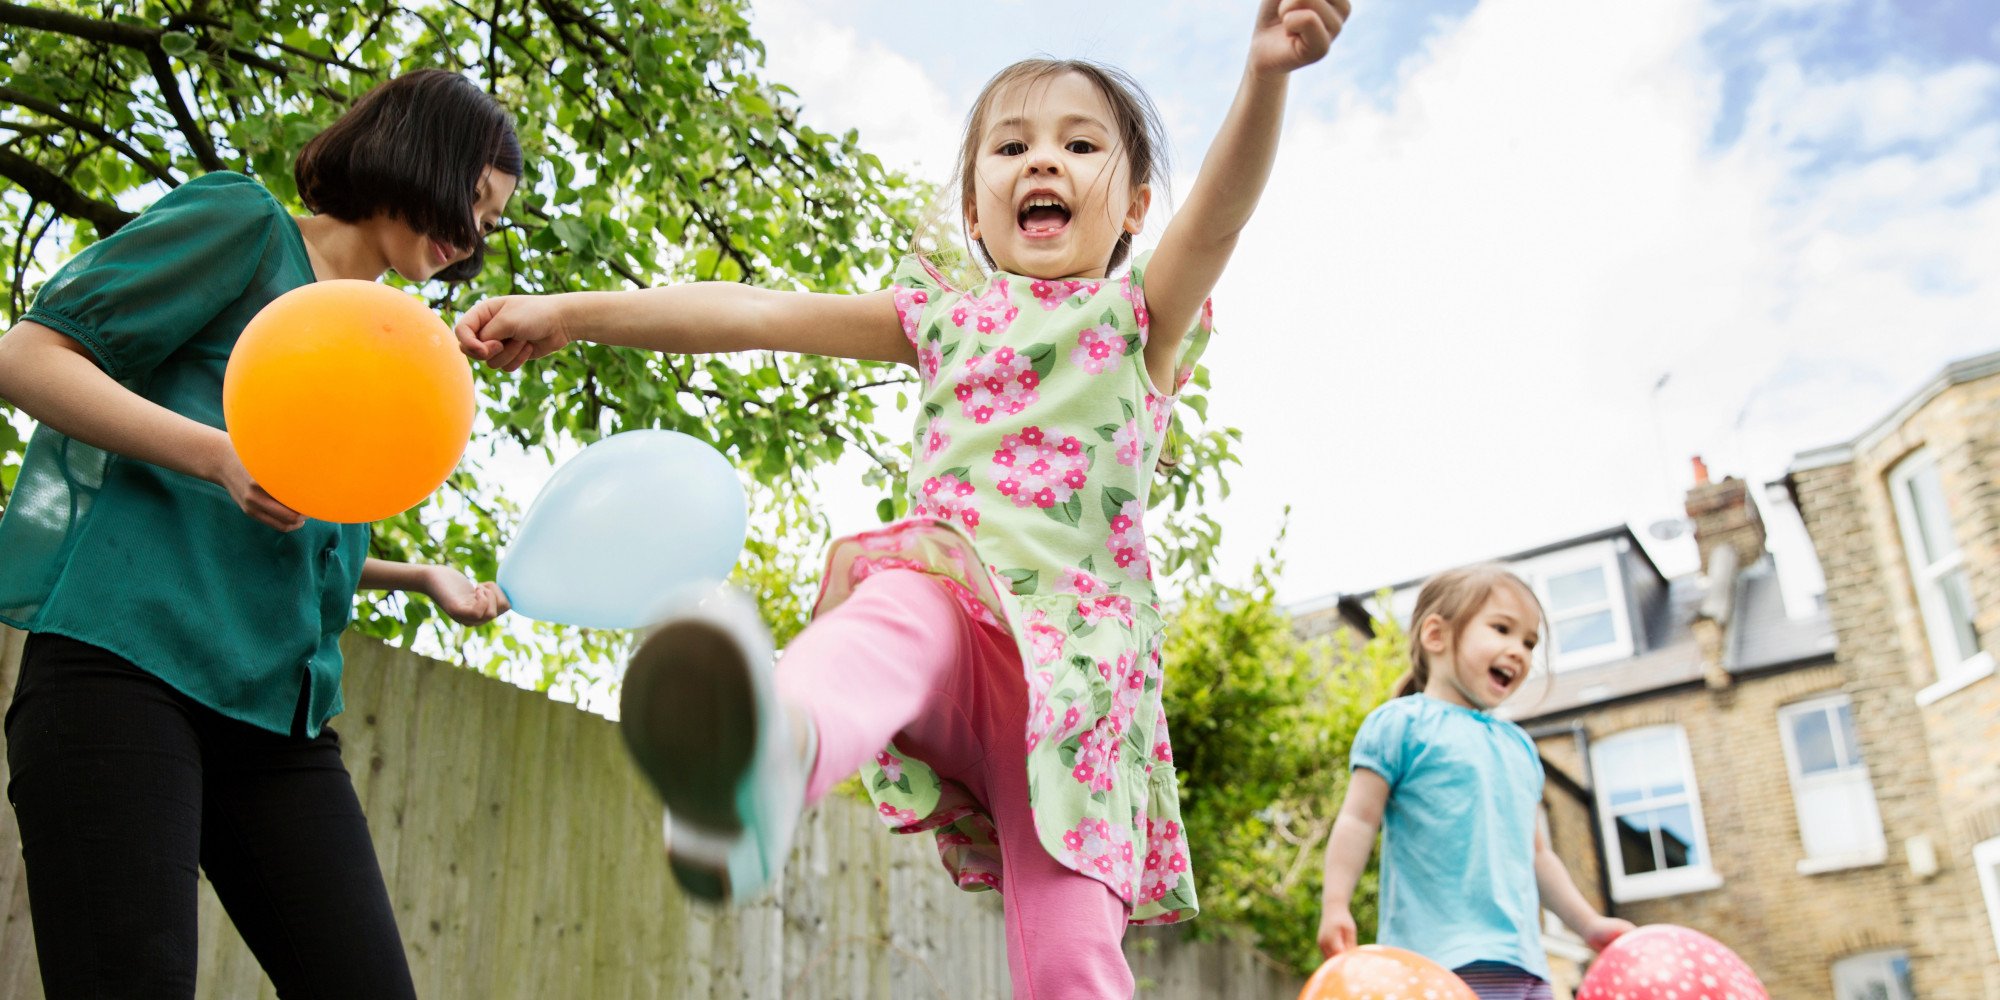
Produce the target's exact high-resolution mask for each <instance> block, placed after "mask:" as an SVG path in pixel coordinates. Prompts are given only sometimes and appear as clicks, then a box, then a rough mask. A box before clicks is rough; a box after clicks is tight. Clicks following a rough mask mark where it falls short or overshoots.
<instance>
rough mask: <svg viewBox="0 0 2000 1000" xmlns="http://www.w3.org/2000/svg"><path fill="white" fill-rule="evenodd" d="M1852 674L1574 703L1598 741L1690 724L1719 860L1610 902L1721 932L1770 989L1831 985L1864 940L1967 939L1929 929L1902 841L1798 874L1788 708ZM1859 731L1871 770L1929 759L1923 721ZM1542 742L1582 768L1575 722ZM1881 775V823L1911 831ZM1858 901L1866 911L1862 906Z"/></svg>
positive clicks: (1887, 943)
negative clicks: (1670, 884)
mask: <svg viewBox="0 0 2000 1000" xmlns="http://www.w3.org/2000/svg"><path fill="white" fill-rule="evenodd" d="M1844 680H1845V671H1844V670H1843V669H1842V668H1840V667H1839V666H1837V665H1826V666H1820V667H1810V668H1805V669H1800V670H1796V671H1791V672H1788V673H1782V674H1776V675H1772V676H1768V677H1764V678H1753V679H1749V680H1744V681H1740V682H1739V683H1738V684H1737V685H1736V686H1734V687H1732V688H1729V689H1726V690H1722V691H1709V690H1706V689H1692V690H1682V691H1678V692H1674V693H1670V694H1666V695H1662V696H1659V697H1655V698H1647V699H1641V700H1637V701H1632V702H1627V703H1624V704H1619V705H1611V706H1599V707H1595V708H1592V709H1589V710H1586V711H1585V712H1584V713H1581V714H1580V715H1579V716H1578V717H1579V718H1581V719H1582V721H1583V723H1584V727H1585V731H1586V732H1587V734H1588V737H1589V739H1590V740H1591V741H1592V742H1593V743H1595V742H1598V741H1602V740H1604V739H1607V738H1609V737H1611V736H1615V735H1617V734H1619V733H1622V732H1628V731H1631V730H1635V729H1640V728H1644V727H1647V726H1655V725H1678V726H1680V727H1682V730H1683V731H1684V732H1685V733H1686V735H1687V740H1688V751H1689V756H1690V757H1691V758H1692V760H1693V764H1694V770H1695V783H1696V787H1697V789H1698V791H1699V794H1700V798H1701V805H1702V812H1703V821H1704V824H1705V828H1706V832H1707V836H1708V846H1709V854H1710V858H1711V864H1712V866H1713V867H1714V869H1715V871H1716V873H1717V874H1718V875H1720V876H1721V877H1722V880H1723V881H1722V886H1721V887H1720V888H1717V889H1711V890H1707V891H1701V892H1693V893H1686V894H1682V895H1677V896H1668V897H1663V898H1660V899H1651V900H1637V901H1629V902H1624V903H1614V904H1613V908H1614V909H1615V911H1616V912H1617V914H1618V915H1619V916H1622V917H1625V918H1626V919H1628V920H1631V921H1633V922H1635V923H1639V924H1649V923H1673V924H1682V925H1685V926H1689V927H1693V928H1696V929H1698V930H1701V931H1702V932H1704V933H1706V934H1708V935H1710V936H1712V937H1714V938H1716V939H1717V940H1719V941H1722V942H1723V943H1724V944H1727V945H1728V946H1729V947H1731V948H1732V949H1734V950H1735V951H1736V952H1737V953H1738V954H1740V955H1742V956H1743V958H1744V960H1745V961H1747V962H1749V963H1750V965H1751V967H1752V968H1754V969H1756V971H1757V975H1758V976H1759V977H1760V978H1761V979H1763V981H1764V984H1765V986H1766V987H1767V988H1768V989H1769V991H1770V994H1771V996H1773V997H1814V996H1830V995H1832V989H1833V987H1832V980H1831V967H1832V964H1833V963H1834V962H1835V961H1836V960H1838V959H1839V958H1841V957H1843V956H1846V955H1848V954H1852V953H1854V952H1859V951H1870V950H1875V949H1878V948H1908V949H1909V950H1910V952H1911V955H1912V959H1913V961H1914V960H1917V959H1919V958H1920V957H1927V958H1931V959H1932V960H1933V964H1935V962H1934V956H1933V955H1932V954H1931V953H1932V952H1935V951H1937V950H1939V949H1940V948H1944V947H1963V942H1962V940H1960V939H1962V938H1964V937H1965V935H1964V934H1957V935H1952V936H1950V937H1948V938H1946V939H1943V940H1940V939H1938V938H1936V937H1933V935H1936V934H1938V933H1939V930H1940V929H1939V927H1938V926H1937V920H1936V919H1935V918H1934V917H1926V916H1924V915H1923V906H1922V905H1921V903H1922V900H1921V899H1920V898H1919V897H1920V896H1922V895H1923V889H1924V886H1923V885H1922V884H1921V883H1919V882H1918V880H1915V879H1913V878H1911V877H1910V875H1909V869H1908V867H1907V866H1906V865H1903V864H1901V859H1900V858H1899V857H1897V856H1896V855H1895V854H1894V853H1893V851H1892V854H1891V857H1890V859H1889V861H1888V862H1886V863H1883V864H1876V865H1870V866H1867V867H1861V868H1851V869H1845V870H1840V871H1833V872H1824V873H1820V874H1814V875H1801V874H1799V871H1798V863H1799V861H1800V859H1802V858H1804V857H1805V849H1804V846H1803V844H1802V842H1801V841H1800V838H1799V828H1798V813H1797V810H1796V807H1795V805H1794V799H1793V796H1792V789H1791V780H1790V777H1789V776H1788V774H1787V772H1786V768H1785V757H1784V748H1783V745H1782V743H1781V737H1780V735H1779V731H1778V721H1777V717H1778V710H1779V709H1780V708H1781V707H1783V706H1785V705H1788V704H1791V703H1792V702H1795V701H1799V700H1802V699H1805V698H1810V697H1814V696H1817V695H1822V694H1827V693H1831V692H1836V691H1840V690H1842V689H1843V681H1844ZM1555 721H1560V720H1549V719H1545V720H1538V724H1540V725H1548V724H1549V723H1551V722H1555ZM1861 740H1862V749H1863V755H1864V757H1865V758H1866V759H1867V760H1868V763H1869V765H1870V769H1871V771H1873V770H1874V769H1875V768H1876V767H1877V766H1878V761H1888V760H1890V759H1891V758H1898V757H1901V758H1915V759H1916V761H1917V762H1918V769H1919V771H1921V770H1922V761H1923V759H1924V748H1923V746H1922V738H1921V736H1920V735H1916V736H1911V737H1909V738H1906V739H1903V740H1901V741H1900V742H1897V741H1894V740H1891V739H1890V738H1889V737H1888V736H1886V735H1885V734H1881V733H1872V734H1871V733H1867V732H1864V733H1863V734H1862V735H1861ZM1885 740H1886V741H1888V742H1885ZM1539 745H1540V748H1541V752H1542V756H1543V760H1544V761H1545V762H1546V763H1547V764H1548V765H1549V766H1551V767H1556V768H1559V769H1561V770H1563V771H1564V772H1565V773H1568V774H1571V775H1572V776H1576V777H1581V775H1582V771H1583V769H1582V761H1581V757H1580V754H1579V752H1578V750H1577V748H1576V747H1575V744H1574V741H1573V740H1572V739H1571V738H1570V737H1569V736H1568V735H1567V734H1557V735H1553V736H1547V737H1544V738H1543V739H1541V740H1540V741H1539ZM1876 783H1877V788H1876V791H1877V797H1878V799H1882V800H1884V801H1883V814H1884V816H1883V822H1884V827H1885V833H1886V835H1887V838H1888V840H1889V842H1890V844H1891V845H1892V846H1893V845H1895V844H1896V843H1898V842H1899V836H1901V835H1907V833H1906V832H1905V830H1906V828H1908V827H1909V826H1910V825H1911V820H1910V817H1908V816H1905V815H1903V814H1902V813H1898V814H1897V815H1895V816H1893V817H1892V815H1891V810H1890V806H1889V803H1888V802H1887V801H1886V798H1887V797H1886V796H1884V795H1883V792H1884V789H1883V788H1882V787H1881V785H1882V779H1881V778H1880V777H1878V778H1876ZM1552 819H1553V817H1552ZM1573 873H1574V869H1573ZM1579 884H1581V880H1580V879H1579ZM1857 915H1863V916H1862V918H1861V919H1857ZM1930 942H1935V944H1936V946H1935V947H1932V946H1931V944H1930ZM1934 985H1935V986H1937V987H1938V988H1937V989H1936V990H1933V989H1932V987H1933V986H1934ZM1919 990H1920V991H1921V995H1922V996H1924V997H1925V998H1926V1000H1933V998H1943V997H1947V996H1953V997H1963V998H1968V1000H1972V998H1978V997H1981V996H1982V994H1980V993H1978V992H1977V991H1976V990H1977V987H1976V986H1970V985H1967V984H1966V983H1965V982H1963V981H1962V982H1961V983H1960V984H1959V986H1958V987H1957V989H1956V991H1955V992H1951V991H1946V990H1945V988H1944V986H1943V980H1937V981H1935V982H1933V980H1932V979H1928V978H1927V979H1926V980H1925V982H1924V985H1920V986H1919ZM1968 990H1971V991H1970V992H1968Z"/></svg>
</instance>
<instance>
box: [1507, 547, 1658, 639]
mask: <svg viewBox="0 0 2000 1000" xmlns="http://www.w3.org/2000/svg"><path fill="white" fill-rule="evenodd" d="M1512 569H1514V571H1515V572H1517V573H1519V574H1520V575H1521V577H1522V579H1524V580H1526V581H1528V584H1529V585H1530V586H1532V587H1534V589H1535V593H1536V594H1537V595H1538V596H1540V597H1541V599H1542V607H1543V609H1544V610H1546V611H1547V612H1548V616H1549V624H1548V638H1549V652H1550V657H1549V662H1550V664H1551V665H1552V666H1553V667H1554V668H1555V669H1557V670H1570V669H1574V668H1577V667H1588V666H1594V665H1596V664H1600V663H1608V662H1610V661H1612V660H1615V659H1618V658H1620V657H1624V656H1630V655H1631V654H1632V636H1631V631H1632V629H1631V623H1630V622H1629V621H1627V618H1628V617H1629V616H1628V615H1627V614H1626V609H1625V588H1624V582H1623V579H1622V578H1621V576H1620V574H1619V572H1618V549H1617V548H1616V547H1614V546H1613V545H1611V544H1609V543H1603V544H1598V545H1592V546H1588V547H1580V548H1577V549H1572V550H1567V551H1563V552H1556V553H1552V554H1550V555H1546V556H1542V557H1539V558H1536V559H1532V560H1528V561H1527V562H1524V563H1521V564H1517V565H1515V566H1513V567H1512Z"/></svg>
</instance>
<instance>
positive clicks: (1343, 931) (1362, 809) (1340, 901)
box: [1319, 767, 1389, 958]
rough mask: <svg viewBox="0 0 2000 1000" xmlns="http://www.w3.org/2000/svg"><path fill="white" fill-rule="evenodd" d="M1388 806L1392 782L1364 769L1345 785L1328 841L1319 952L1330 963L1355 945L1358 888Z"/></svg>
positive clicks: (1352, 776) (1322, 893)
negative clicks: (1355, 885) (1355, 900)
mask: <svg viewBox="0 0 2000 1000" xmlns="http://www.w3.org/2000/svg"><path fill="white" fill-rule="evenodd" d="M1388 803H1389V782H1388V781H1386V780H1384V779H1383V777H1382V776H1381V775H1379V774H1376V773H1375V772H1374V771H1371V770H1369V769H1367V768H1365V767H1357V768H1355V769H1354V771H1353V773H1352V774H1351V775H1349V777H1348V779H1347V798H1346V799H1345V800H1344V801H1342V802H1341V803H1340V815H1339V816H1338V817H1337V818H1335V819H1334V821H1333V836H1331V837H1328V838H1327V840H1326V870H1325V881H1324V883H1323V884H1322V885H1321V888H1320V920H1319V950H1320V954H1322V955H1324V956H1326V957H1328V958H1332V957H1333V956H1335V955H1338V954H1340V953H1341V952H1344V951H1347V950H1349V949H1351V948H1353V947H1354V945H1355V927H1354V911H1353V906H1354V883H1355V882H1356V881H1358V880H1360V878H1361V869H1363V868H1366V867H1368V855H1369V854H1370V853H1371V852H1373V851H1374V850H1375V833H1376V831H1378V830H1380V829H1381V828H1382V809H1383V807H1385V806H1387V805H1388Z"/></svg>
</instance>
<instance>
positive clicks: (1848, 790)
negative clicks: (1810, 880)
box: [1778, 694, 1888, 874]
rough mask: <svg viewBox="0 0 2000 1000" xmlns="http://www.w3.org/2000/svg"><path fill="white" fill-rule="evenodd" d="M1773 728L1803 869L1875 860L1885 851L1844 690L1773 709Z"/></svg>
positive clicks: (1811, 870)
mask: <svg viewBox="0 0 2000 1000" xmlns="http://www.w3.org/2000/svg"><path fill="white" fill-rule="evenodd" d="M1778 731H1779V734H1780V735H1781V736H1782V738H1783V740H1784V744H1785V765H1786V767H1787V769H1788V770H1789V771H1790V772H1791V777H1792V799H1793V802H1794V804H1796V805H1797V807H1798V814H1799V840H1800V841H1801V842H1802V843H1803V844H1804V845H1805V850H1806V856H1805V858H1804V859H1803V860H1801V861H1800V862H1799V871H1800V872H1801V873H1804V874H1812V873H1814V872H1822V871H1832V870H1833V869H1836V868H1851V867H1855V866H1857V865H1867V864H1877V863H1879V862H1881V861H1882V859H1883V858H1885V857H1887V856H1888V852H1887V846H1886V844H1885V843H1884V842H1883V839H1882V815H1881V812H1880V811H1879V810H1878V809H1877V808H1876V805H1875V786H1874V784H1873V783H1872V782H1870V781H1869V779H1868V765H1867V764H1866V763H1864V762H1863V761H1862V759H1861V744H1860V742H1859V741H1858V740H1856V739H1855V735H1854V711H1853V706H1852V705H1851V704H1850V702H1849V700H1848V697H1847V696H1846V695H1844V694H1842V695H1833V696H1831V697H1826V698H1814V699H1812V700H1810V701H1803V702H1800V703H1798V704H1795V705H1787V706H1785V707H1784V708H1781V709H1779V710H1778Z"/></svg>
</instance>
